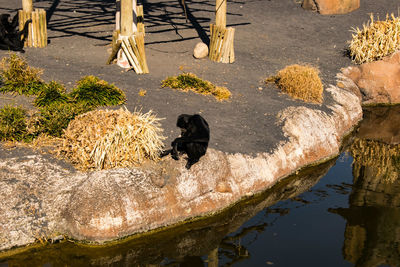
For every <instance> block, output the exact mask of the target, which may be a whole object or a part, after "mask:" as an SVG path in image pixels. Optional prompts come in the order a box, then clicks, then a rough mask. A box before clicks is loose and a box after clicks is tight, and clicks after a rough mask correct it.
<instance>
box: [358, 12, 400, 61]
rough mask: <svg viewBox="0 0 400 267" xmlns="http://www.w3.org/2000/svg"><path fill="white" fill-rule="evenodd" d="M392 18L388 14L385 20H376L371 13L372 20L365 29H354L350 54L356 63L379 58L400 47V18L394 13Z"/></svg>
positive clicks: (364, 26)
mask: <svg viewBox="0 0 400 267" xmlns="http://www.w3.org/2000/svg"><path fill="white" fill-rule="evenodd" d="M390 18H391V19H390ZM390 18H389V15H388V14H387V15H386V20H385V21H374V16H373V15H372V14H371V21H369V22H368V23H367V25H365V24H364V25H363V29H359V28H358V27H357V28H356V29H355V28H353V29H352V32H354V34H352V37H353V39H352V40H351V41H350V56H351V57H352V59H353V61H354V62H355V63H357V64H362V63H364V62H371V61H374V60H378V59H381V58H382V57H384V56H387V55H390V54H392V53H393V52H395V51H396V50H398V49H400V35H399V34H400V18H399V17H395V16H394V15H393V14H391V16H390Z"/></svg>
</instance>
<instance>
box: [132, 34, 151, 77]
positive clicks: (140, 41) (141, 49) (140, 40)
mask: <svg viewBox="0 0 400 267" xmlns="http://www.w3.org/2000/svg"><path fill="white" fill-rule="evenodd" d="M135 41H136V44H137V46H138V50H139V54H140V56H141V60H142V66H143V67H142V70H143V73H149V67H148V66H147V59H146V53H145V49H144V33H138V34H136V35H135Z"/></svg>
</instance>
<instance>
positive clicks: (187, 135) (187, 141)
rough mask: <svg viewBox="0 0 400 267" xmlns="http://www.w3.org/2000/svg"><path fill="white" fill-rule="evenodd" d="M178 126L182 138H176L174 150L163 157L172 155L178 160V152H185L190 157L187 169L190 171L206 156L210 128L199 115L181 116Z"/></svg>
mask: <svg viewBox="0 0 400 267" xmlns="http://www.w3.org/2000/svg"><path fill="white" fill-rule="evenodd" d="M176 126H177V127H179V128H181V137H178V138H176V139H175V140H174V141H173V142H172V143H171V146H172V149H169V150H166V151H164V152H163V153H162V155H161V156H162V157H163V156H166V155H168V154H171V156H172V158H173V159H175V160H178V159H179V155H178V154H179V153H178V152H184V153H186V155H187V156H188V161H187V163H186V168H187V169H190V167H192V165H193V164H195V163H196V162H198V161H199V159H200V157H202V156H203V155H204V154H206V151H207V147H208V141H209V140H210V128H209V127H208V123H207V122H206V120H205V119H204V118H203V117H202V116H200V115H198V114H194V115H188V114H182V115H179V117H178V120H177V121H176Z"/></svg>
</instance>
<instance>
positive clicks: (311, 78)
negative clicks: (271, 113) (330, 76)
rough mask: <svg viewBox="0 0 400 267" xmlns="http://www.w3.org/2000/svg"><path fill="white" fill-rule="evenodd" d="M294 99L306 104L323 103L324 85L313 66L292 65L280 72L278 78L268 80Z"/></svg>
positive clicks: (272, 77) (273, 77)
mask: <svg viewBox="0 0 400 267" xmlns="http://www.w3.org/2000/svg"><path fill="white" fill-rule="evenodd" d="M266 82H267V83H269V82H274V83H276V84H277V85H278V87H279V88H280V89H281V90H282V91H283V92H285V93H287V94H288V95H290V96H291V97H293V98H296V99H301V100H303V101H306V102H312V103H322V101H323V96H322V93H323V85H322V82H321V79H320V78H319V71H318V69H316V68H314V67H311V66H301V65H297V64H294V65H290V66H287V67H286V68H284V69H282V70H280V71H279V72H278V74H277V75H276V76H271V77H269V78H267V79H266Z"/></svg>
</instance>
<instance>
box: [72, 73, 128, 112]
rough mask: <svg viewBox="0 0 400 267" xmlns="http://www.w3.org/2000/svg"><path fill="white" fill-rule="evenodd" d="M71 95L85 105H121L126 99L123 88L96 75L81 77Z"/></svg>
mask: <svg viewBox="0 0 400 267" xmlns="http://www.w3.org/2000/svg"><path fill="white" fill-rule="evenodd" d="M71 97H72V98H73V99H74V100H75V101H76V102H79V103H81V104H83V105H86V106H95V107H97V106H113V105H121V104H123V103H124V102H125V100H126V96H125V94H124V92H123V91H122V90H121V89H119V88H118V87H116V86H115V85H113V84H109V83H108V82H106V81H104V80H100V79H99V78H97V77H95V76H86V77H83V78H82V79H80V80H79V81H78V82H77V86H76V88H74V89H73V90H72V92H71Z"/></svg>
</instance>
